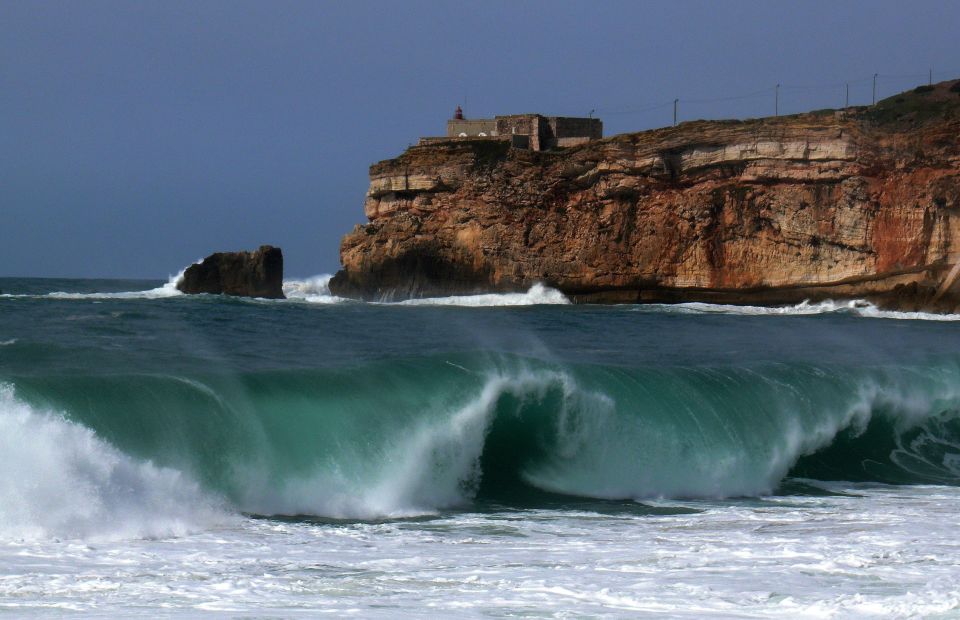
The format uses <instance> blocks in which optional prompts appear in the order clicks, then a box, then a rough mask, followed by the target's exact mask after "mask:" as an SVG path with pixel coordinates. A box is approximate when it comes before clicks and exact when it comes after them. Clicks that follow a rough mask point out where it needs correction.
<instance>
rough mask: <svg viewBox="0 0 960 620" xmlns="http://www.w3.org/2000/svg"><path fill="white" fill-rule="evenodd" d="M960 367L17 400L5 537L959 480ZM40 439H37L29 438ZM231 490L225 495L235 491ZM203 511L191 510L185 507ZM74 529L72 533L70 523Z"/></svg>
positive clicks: (402, 376)
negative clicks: (103, 527)
mask: <svg viewBox="0 0 960 620" xmlns="http://www.w3.org/2000/svg"><path fill="white" fill-rule="evenodd" d="M956 386H960V366H958V364H957V362H956V361H955V360H949V361H943V362H941V363H938V364H934V365H929V366H923V367H920V366H914V367H874V368H844V367H818V366H809V365H789V364H776V365H768V366H763V367H749V368H748V367H743V368H671V369H658V368H634V369H630V368H622V367H614V366H595V365H583V366H572V367H562V366H556V365H551V364H547V363H545V362H539V361H534V360H529V359H524V358H518V357H511V356H500V357H496V358H489V357H476V356H474V357H467V356H461V357H457V358H452V359H451V358H435V357H427V358H413V359H408V360H404V361H394V362H391V363H389V364H387V363H382V364H371V365H367V366H364V367H361V368H348V369H327V370H304V371H273V372H258V373H250V374H244V375H239V376H237V375H231V376H219V375H209V376H190V377H184V376H143V375H136V376H119V377H118V376H109V377H105V376H89V377H82V376H81V377H78V376H70V377H46V378H39V377H36V378H31V377H25V378H21V379H18V380H17V381H16V396H14V389H13V388H11V387H9V386H7V387H5V388H3V391H2V392H0V408H2V413H0V426H2V432H0V448H2V449H0V462H2V467H0V469H2V470H3V471H4V472H5V474H6V478H5V480H4V482H3V484H2V486H0V532H11V531H12V532H20V533H21V535H23V532H28V533H29V531H30V530H31V528H33V529H34V530H36V532H35V533H41V534H42V533H44V532H48V533H57V534H58V535H67V534H70V533H73V534H78V535H85V534H86V533H88V532H94V533H96V531H97V527H98V525H97V524H99V523H104V522H110V523H111V528H115V525H114V524H115V523H120V524H123V528H124V529H126V530H128V531H131V532H135V533H139V534H143V535H159V534H161V533H163V532H177V531H181V530H182V529H184V528H189V527H191V526H192V525H193V524H195V523H203V522H207V521H209V520H211V519H214V518H215V517H216V515H217V514H218V513H217V509H216V506H218V505H219V504H218V502H221V501H223V502H225V503H226V505H228V506H230V507H231V508H232V510H234V511H241V512H246V513H255V514H265V515H277V514H286V515H315V516H323V517H330V518H383V517H399V516H409V515H415V514H425V513H433V512H436V511H440V510H445V509H457V508H465V507H470V506H471V505H473V504H474V503H476V502H494V503H501V504H508V505H513V504H516V505H531V504H533V505H536V504H538V502H545V501H557V499H556V498H563V497H566V498H577V497H579V498H599V499H644V498H721V497H731V496H756V495H764V494H769V493H772V492H775V491H776V490H777V489H778V487H780V485H781V484H783V482H784V480H786V479H788V478H789V477H791V476H798V477H803V478H812V479H816V480H857V481H874V482H887V483H898V484H903V483H935V484H957V483H960V392H958V390H957V389H956ZM27 438H29V439H30V440H29V441H27V440H26V439H27ZM220 498H222V499H220ZM185 506H187V507H190V509H189V510H187V511H184V507H185ZM61 533H63V534H61Z"/></svg>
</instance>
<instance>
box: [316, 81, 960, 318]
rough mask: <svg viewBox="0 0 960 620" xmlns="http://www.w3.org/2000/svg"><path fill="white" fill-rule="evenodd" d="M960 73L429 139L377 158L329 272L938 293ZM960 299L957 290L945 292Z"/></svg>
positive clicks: (497, 283)
mask: <svg viewBox="0 0 960 620" xmlns="http://www.w3.org/2000/svg"><path fill="white" fill-rule="evenodd" d="M951 88H952V90H951ZM958 90H960V89H958V88H957V87H955V83H952V82H947V83H943V84H940V85H937V86H936V87H935V88H934V89H933V90H932V91H927V92H911V93H906V94H903V95H900V96H897V97H894V98H891V99H888V100H885V101H883V102H881V103H880V104H878V105H877V106H874V107H872V108H857V109H850V110H847V111H844V112H834V111H828V112H825V113H812V114H804V115H798V116H791V117H781V118H767V119H758V120H751V121H743V122H740V121H721V122H706V121H698V122H691V123H684V124H681V125H680V126H678V127H671V128H667V129H659V130H655V131H648V132H641V133H635V134H624V135H619V136H615V137H612V138H607V139H604V140H600V141H595V142H591V143H588V144H585V145H582V146H578V147H573V148H570V149H566V150H562V151H557V152H546V153H535V152H530V151H523V150H517V149H511V148H509V146H508V145H506V144H504V143H501V142H495V141H469V142H466V141H465V142H456V141H452V142H446V143H440V144H434V145H429V146H418V147H413V148H410V149H409V150H407V151H406V152H405V153H404V154H403V155H401V156H400V157H398V158H396V159H392V160H388V161H383V162H380V163H378V164H375V165H374V166H372V167H371V169H370V178H371V184H370V190H369V192H368V194H367V199H366V205H365V212H366V216H367V218H368V220H369V222H368V223H367V224H366V225H359V226H357V227H356V228H354V230H353V231H352V232H350V233H349V234H348V235H346V236H345V237H344V239H343V242H342V245H341V249H340V256H341V262H342V264H343V269H342V271H341V272H340V273H338V274H337V276H336V277H335V278H334V280H333V281H332V282H331V289H332V290H333V292H335V293H336V294H339V295H347V296H353V297H362V298H401V297H410V296H429V295H447V294H457V293H471V292H480V291H511V290H518V289H525V288H527V287H529V286H530V285H532V284H533V283H535V282H543V283H545V284H547V285H549V286H552V287H556V288H558V289H560V290H561V291H563V292H564V293H566V294H567V295H568V296H570V297H571V298H572V299H573V300H575V301H598V302H642V301H693V300H697V301H718V302H732V303H763V304H776V303H795V302H799V301H801V300H803V299H824V298H833V299H842V298H855V297H866V298H869V299H873V300H875V301H879V302H881V303H883V304H884V305H886V306H896V307H903V308H925V309H931V308H932V305H931V304H932V301H931V300H932V299H933V297H934V294H935V292H936V291H937V288H938V287H939V286H940V285H941V283H942V281H943V279H944V277H945V276H946V274H947V272H948V271H949V269H950V267H951V266H952V265H953V263H954V262H956V261H957V260H958V259H960V92H957V91H958ZM957 288H958V289H960V285H958V286H957ZM958 303H960V299H958V297H957V296H956V294H955V293H954V292H952V291H950V292H948V293H947V294H946V295H943V296H942V297H941V298H940V299H939V300H938V301H937V304H936V307H935V308H933V309H939V310H949V309H952V308H954V307H956V306H957V304H958Z"/></svg>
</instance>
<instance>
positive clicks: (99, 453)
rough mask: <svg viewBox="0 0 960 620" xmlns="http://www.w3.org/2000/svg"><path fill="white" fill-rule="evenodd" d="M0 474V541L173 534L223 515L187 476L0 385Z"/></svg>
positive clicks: (221, 518) (222, 518)
mask: <svg viewBox="0 0 960 620" xmlns="http://www.w3.org/2000/svg"><path fill="white" fill-rule="evenodd" d="M0 471H2V472H3V476H2V477H0V538H4V539H31V538H51V537H56V538H88V539H89V538H94V539H97V538H131V537H159V536H172V535H181V534H185V533H187V532H189V531H193V530H197V529H200V528H202V527H207V526H210V525H212V524H215V523H221V522H225V521H227V518H228V517H227V514H226V513H225V512H223V510H222V508H221V506H220V504H219V502H218V500H216V499H215V496H214V495H212V494H210V493H208V492H205V491H203V490H202V489H201V488H200V487H199V486H198V485H197V483H196V482H194V481H193V480H191V479H190V477H189V476H187V475H184V474H183V473H182V472H179V471H176V470H174V469H170V468H165V467H157V466H155V465H154V464H152V463H150V462H149V461H144V460H138V459H134V458H131V457H130V456H128V455H126V454H124V453H123V452H121V451H120V450H118V449H117V448H116V447H114V446H112V445H110V444H109V443H107V442H106V441H104V440H103V439H102V438H100V437H98V436H97V435H96V434H95V433H94V432H93V431H92V430H91V429H90V428H88V427H85V426H82V425H80V424H77V423H74V422H71V421H69V420H67V419H66V418H65V417H64V416H63V415H62V414H61V413H59V412H56V411H52V410H45V409H43V408H38V407H33V406H31V405H29V404H26V403H24V402H22V401H20V400H18V399H17V398H15V397H14V390H13V388H12V387H11V386H10V385H5V384H0Z"/></svg>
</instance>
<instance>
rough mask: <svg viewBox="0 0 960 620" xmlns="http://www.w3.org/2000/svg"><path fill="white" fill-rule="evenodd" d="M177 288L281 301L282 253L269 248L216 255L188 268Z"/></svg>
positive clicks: (192, 291)
mask: <svg viewBox="0 0 960 620" xmlns="http://www.w3.org/2000/svg"><path fill="white" fill-rule="evenodd" d="M177 289H178V290H180V291H182V292H184V293H189V294H196V293H210V294H214V295H219V294H224V295H237V296H241V297H265V298H267V299H283V297H284V295H283V252H282V251H281V250H280V248H275V247H273V246H270V245H262V246H260V248H259V249H257V250H256V251H255V252H216V253H214V254H211V255H210V256H208V257H206V258H205V259H203V260H202V261H201V262H199V263H196V264H193V265H190V267H188V268H187V269H186V271H184V272H183V277H182V278H180V280H179V281H178V282H177Z"/></svg>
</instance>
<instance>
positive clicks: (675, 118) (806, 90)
mask: <svg viewBox="0 0 960 620" xmlns="http://www.w3.org/2000/svg"><path fill="white" fill-rule="evenodd" d="M957 77H960V75H958V72H956V71H954V72H948V71H934V70H932V69H930V70H927V71H924V72H922V73H921V72H917V73H896V74H890V73H876V74H874V75H870V76H866V77H860V78H856V79H852V80H845V81H842V82H825V83H822V84H790V83H781V84H775V85H772V86H769V87H767V88H762V89H758V90H755V91H751V92H747V93H742V94H734V95H729V96H723V97H708V98H695V97H692V98H688V97H675V98H673V99H669V100H665V101H659V102H649V103H645V104H638V105H625V106H611V107H598V108H595V109H593V110H591V111H590V115H591V116H594V115H596V116H599V117H602V118H605V119H606V118H610V117H613V119H614V123H613V124H615V125H623V124H626V123H629V122H631V121H633V122H634V123H635V122H636V120H640V119H642V120H646V121H647V122H646V123H644V124H646V125H648V126H666V125H670V124H677V123H679V122H682V121H684V120H692V119H694V118H696V119H706V118H717V117H718V116H722V117H724V118H744V117H748V116H774V115H780V114H784V113H788V114H795V113H798V112H805V111H810V110H816V109H824V108H837V109H842V108H845V107H851V106H862V105H872V104H874V103H876V102H877V101H880V100H881V99H883V98H884V97H889V96H891V95H894V94H896V93H898V92H902V91H904V90H909V89H910V88H914V87H916V86H920V85H924V84H932V83H934V82H939V81H944V80H949V79H954V78H957ZM764 99H767V100H768V102H767V103H763V102H762V100H764ZM746 101H754V102H755V103H754V104H753V105H750V106H737V105H733V106H731V105H730V104H731V103H733V104H735V103H736V102H746ZM717 104H725V105H722V106H718V105H717ZM766 105H769V110H768V111H767V113H764V108H765V106H766ZM661 111H663V113H662V114H661V113H660V112H661Z"/></svg>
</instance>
